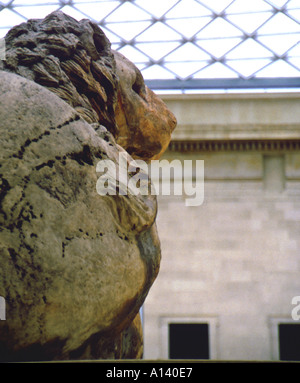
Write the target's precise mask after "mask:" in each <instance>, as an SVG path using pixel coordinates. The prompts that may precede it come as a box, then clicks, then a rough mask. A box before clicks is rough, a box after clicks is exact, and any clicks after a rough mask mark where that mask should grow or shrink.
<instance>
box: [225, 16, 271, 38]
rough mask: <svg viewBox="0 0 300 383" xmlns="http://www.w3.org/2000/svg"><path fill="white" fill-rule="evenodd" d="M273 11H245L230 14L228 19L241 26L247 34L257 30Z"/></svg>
mask: <svg viewBox="0 0 300 383" xmlns="http://www.w3.org/2000/svg"><path fill="white" fill-rule="evenodd" d="M270 17H272V13H270V12H262V13H248V14H247V13H245V14H240V15H228V16H226V19H227V20H229V21H230V22H232V23H233V24H234V25H235V26H236V27H238V28H240V29H241V30H243V31H244V32H246V33H247V34H251V33H253V32H255V31H256V30H257V29H258V28H259V27H260V26H261V25H262V24H263V23H265V22H266V21H267V20H268V19H269V18H270Z"/></svg>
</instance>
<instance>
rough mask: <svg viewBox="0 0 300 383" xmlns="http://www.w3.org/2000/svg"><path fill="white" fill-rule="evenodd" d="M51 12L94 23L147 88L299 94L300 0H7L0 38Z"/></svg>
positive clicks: (1, 6) (0, 13)
mask: <svg viewBox="0 0 300 383" xmlns="http://www.w3.org/2000/svg"><path fill="white" fill-rule="evenodd" d="M57 9H60V10H62V11H63V12H65V13H67V14H69V15H70V16H72V17H74V18H76V19H78V20H80V19H82V18H89V19H91V20H92V21H94V22H96V23H97V24H98V25H99V26H100V27H101V28H102V29H103V31H104V32H105V33H106V34H107V37H108V38H109V39H110V41H111V43H112V47H113V49H116V50H119V51H120V52H121V53H123V54H124V55H125V56H126V57H128V58H129V59H130V60H131V61H133V62H134V63H135V64H136V65H137V66H138V67H139V68H140V69H141V71H142V73H143V76H144V78H145V80H146V82H147V83H148V85H149V86H151V87H152V88H153V89H216V88H221V89H224V88H248V89H249V88H262V87H263V88H274V87H276V88H288V87H291V88H292V87H293V88H295V87H299V88H300V0H251V1H247V0H151V1H150V0H148V1H147V0H87V1H83V0H57V1H54V0H53V1H51V0H6V1H0V33H1V32H2V33H1V34H0V37H3V36H4V35H5V33H6V32H7V30H8V29H9V28H10V27H12V26H13V25H16V24H19V23H21V22H23V21H24V20H27V19H29V18H42V17H45V16H46V15H47V14H49V13H50V12H52V11H54V10H57Z"/></svg>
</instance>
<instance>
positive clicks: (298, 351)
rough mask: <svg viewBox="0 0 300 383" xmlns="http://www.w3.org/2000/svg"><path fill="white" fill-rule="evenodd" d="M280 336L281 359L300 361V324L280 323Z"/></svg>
mask: <svg viewBox="0 0 300 383" xmlns="http://www.w3.org/2000/svg"><path fill="white" fill-rule="evenodd" d="M278 336H279V359H280V360H290V361H300V324H298V323H280V324H279V325H278Z"/></svg>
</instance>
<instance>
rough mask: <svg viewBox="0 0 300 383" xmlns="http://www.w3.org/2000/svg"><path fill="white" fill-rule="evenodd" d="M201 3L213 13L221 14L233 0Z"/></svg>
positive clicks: (208, 0) (204, 1)
mask: <svg viewBox="0 0 300 383" xmlns="http://www.w3.org/2000/svg"><path fill="white" fill-rule="evenodd" d="M200 2H201V3H202V4H203V5H205V6H206V7H207V8H209V9H211V10H212V11H213V12H216V13H220V12H223V11H224V10H225V9H226V8H227V7H228V6H229V4H230V3H231V2H232V0H213V1H212V0H201V1H200Z"/></svg>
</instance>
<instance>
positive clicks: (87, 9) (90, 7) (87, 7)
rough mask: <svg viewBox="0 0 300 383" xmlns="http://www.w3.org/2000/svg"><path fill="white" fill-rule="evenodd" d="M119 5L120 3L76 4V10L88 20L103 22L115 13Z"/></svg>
mask: <svg viewBox="0 0 300 383" xmlns="http://www.w3.org/2000/svg"><path fill="white" fill-rule="evenodd" d="M119 5H120V2H119V1H106V2H101V3H99V2H98V3H90V2H85V3H78V4H76V9H78V10H79V11H80V12H82V14H83V15H84V16H86V17H88V18H91V19H93V20H96V21H101V20H103V19H105V17H107V16H108V15H109V14H110V13H111V12H113V11H114V10H115V9H116V8H117V7H118V6H119Z"/></svg>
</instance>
